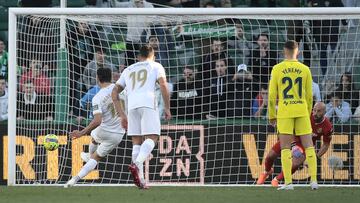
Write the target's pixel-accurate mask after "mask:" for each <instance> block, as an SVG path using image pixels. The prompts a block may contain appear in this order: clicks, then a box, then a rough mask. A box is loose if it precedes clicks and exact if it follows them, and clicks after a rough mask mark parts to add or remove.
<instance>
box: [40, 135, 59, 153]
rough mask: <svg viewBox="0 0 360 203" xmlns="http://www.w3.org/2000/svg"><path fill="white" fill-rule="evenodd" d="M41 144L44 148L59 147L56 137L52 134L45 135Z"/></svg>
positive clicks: (53, 148)
mask: <svg viewBox="0 0 360 203" xmlns="http://www.w3.org/2000/svg"><path fill="white" fill-rule="evenodd" d="M43 144H44V147H45V149H46V150H49V151H54V150H56V149H57V148H59V140H58V137H57V136H56V135H54V134H48V135H46V136H45V138H44V143H43Z"/></svg>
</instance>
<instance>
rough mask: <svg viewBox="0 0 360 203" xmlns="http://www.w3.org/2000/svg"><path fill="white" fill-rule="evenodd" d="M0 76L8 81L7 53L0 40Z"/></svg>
mask: <svg viewBox="0 0 360 203" xmlns="http://www.w3.org/2000/svg"><path fill="white" fill-rule="evenodd" d="M0 75H1V76H4V77H5V79H6V80H7V79H8V53H7V52H6V50H5V43H4V41H2V40H0Z"/></svg>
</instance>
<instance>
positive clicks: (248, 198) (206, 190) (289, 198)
mask: <svg viewBox="0 0 360 203" xmlns="http://www.w3.org/2000/svg"><path fill="white" fill-rule="evenodd" d="M359 197H360V188H320V190H317V191H311V190H310V188H308V187H298V188H295V190H294V191H276V189H274V188H270V187H266V188H265V187H152V188H151V189H150V190H145V191H144V190H138V189H136V188H135V187H73V188H69V189H64V188H62V187H43V186H41V187H32V186H31V187H5V186H2V187H0V202H1V203H2V202H9V203H10V202H19V203H20V202H21V203H27V202H36V203H42V202H46V203H57V202H66V203H68V202H76V203H82V202H84V203H90V202H96V203H107V202H121V203H127V202H131V203H141V202H156V203H161V202H164V203H188V202H206V203H212V202H220V203H230V202H239V203H248V202H261V203H273V202H275V203H282V202H290V203H296V202H305V203H321V202H326V203H332V202H334V203H335V202H336V203H339V202H340V203H352V202H359Z"/></svg>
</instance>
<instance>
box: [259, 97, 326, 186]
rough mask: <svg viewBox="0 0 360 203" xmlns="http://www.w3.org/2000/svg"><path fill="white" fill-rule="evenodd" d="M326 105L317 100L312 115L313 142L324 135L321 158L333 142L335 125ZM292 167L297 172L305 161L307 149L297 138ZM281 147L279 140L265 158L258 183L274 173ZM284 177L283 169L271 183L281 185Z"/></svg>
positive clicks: (293, 147) (293, 149)
mask: <svg viewBox="0 0 360 203" xmlns="http://www.w3.org/2000/svg"><path fill="white" fill-rule="evenodd" d="M325 113H326V106H325V104H324V103H323V102H317V103H316V104H315V105H314V108H313V112H312V115H311V118H310V120H311V127H312V131H313V136H312V140H313V144H314V145H315V144H316V141H317V140H320V139H321V137H322V140H323V144H322V145H321V148H320V150H319V151H318V152H317V154H316V156H317V157H318V158H321V157H322V156H323V155H324V154H325V153H326V152H327V150H328V149H329V147H330V142H331V135H332V133H333V127H332V124H331V122H330V121H329V119H328V118H326V117H325ZM291 151H292V158H293V163H292V168H291V173H292V174H293V173H295V172H296V171H297V170H298V169H299V167H300V166H301V165H302V164H303V163H304V161H305V149H304V147H303V146H302V145H301V141H300V140H299V139H296V142H294V144H293V146H292V150H291ZM280 153H281V148H280V142H279V141H278V142H277V143H276V144H275V145H274V146H273V147H272V149H271V150H270V152H269V153H268V154H267V156H266V158H265V171H264V173H262V174H260V176H259V179H258V181H257V184H258V185H262V184H264V182H265V180H266V179H267V178H268V177H269V176H270V175H271V174H272V173H273V168H272V166H273V164H274V161H275V160H276V159H277V157H279V156H280ZM283 178H284V173H283V172H282V171H281V172H280V173H279V174H278V175H277V176H276V177H275V178H274V179H273V180H272V181H271V185H272V186H274V187H278V186H279V181H282V180H283Z"/></svg>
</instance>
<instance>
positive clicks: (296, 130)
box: [276, 116, 312, 135]
mask: <svg viewBox="0 0 360 203" xmlns="http://www.w3.org/2000/svg"><path fill="white" fill-rule="evenodd" d="M276 125H277V128H278V133H279V134H289V135H310V134H311V133H312V128H311V122H310V117H309V116H306V117H297V118H278V119H277V124H276Z"/></svg>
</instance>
